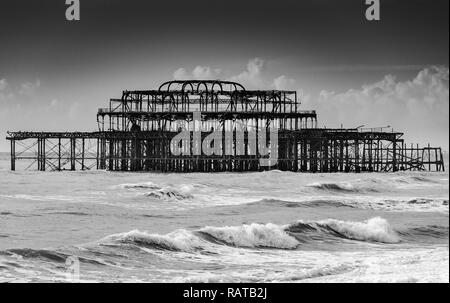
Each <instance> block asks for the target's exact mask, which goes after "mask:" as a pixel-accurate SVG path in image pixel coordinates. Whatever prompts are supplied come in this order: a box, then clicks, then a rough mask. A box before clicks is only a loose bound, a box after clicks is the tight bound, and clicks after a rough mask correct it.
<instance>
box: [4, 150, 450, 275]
mask: <svg viewBox="0 0 450 303" xmlns="http://www.w3.org/2000/svg"><path fill="white" fill-rule="evenodd" d="M3 157H4V156H3ZM448 182H449V181H448V173H421V172H415V173H414V172H407V173H401V172H399V173H395V174H374V173H372V174H370V173H366V174H298V173H290V172H278V171H271V172H262V173H245V174H235V173H221V174H154V173H114V172H103V171H95V172H61V173H58V172H44V173H42V172H29V171H28V172H24V171H16V172H10V171H9V170H8V162H7V159H6V158H3V159H1V160H0V281H33V282H38V281H67V280H66V279H67V275H66V273H67V265H66V260H67V258H68V257H70V256H75V257H77V258H78V259H79V261H80V280H81V281H112V282H114V281H123V282H125V281H126V282H129V281H146V282H165V281H167V282H185V281H189V282H203V281H205V282H207V281H209V282H222V281H224V282H274V281H280V282H353V281H357V282H416V281H418V282H428V281H435V282H449V241H448V239H449V206H448V202H449V189H448V188H449V187H448Z"/></svg>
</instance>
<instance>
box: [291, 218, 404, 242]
mask: <svg viewBox="0 0 450 303" xmlns="http://www.w3.org/2000/svg"><path fill="white" fill-rule="evenodd" d="M290 230H291V231H293V232H295V231H305V230H309V231H311V230H317V231H320V232H323V231H324V230H325V231H328V232H332V233H334V234H335V235H337V236H340V237H343V238H347V239H350V240H359V241H369V242H382V243H398V242H400V237H399V236H398V234H397V233H396V232H395V231H394V230H393V229H392V228H391V226H390V225H389V223H388V221H387V220H386V219H383V218H381V217H374V218H371V219H369V220H367V221H363V222H353V221H340V220H336V219H327V220H321V221H317V222H312V223H311V222H309V223H308V222H306V223H305V222H304V221H299V222H298V223H297V224H294V225H291V226H290Z"/></svg>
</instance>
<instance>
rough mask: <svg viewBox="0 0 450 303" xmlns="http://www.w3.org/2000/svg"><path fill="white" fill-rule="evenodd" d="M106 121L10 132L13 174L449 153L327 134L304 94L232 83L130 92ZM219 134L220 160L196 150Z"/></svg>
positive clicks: (385, 168) (353, 165)
mask: <svg viewBox="0 0 450 303" xmlns="http://www.w3.org/2000/svg"><path fill="white" fill-rule="evenodd" d="M196 115H197V119H196ZM198 117H200V118H198ZM97 123H98V128H99V130H98V131H96V132H8V136H7V139H8V140H10V142H11V169H12V170H15V169H16V160H28V162H30V163H28V164H27V166H28V168H34V167H37V169H38V170H41V171H44V170H47V169H48V170H76V169H77V168H80V169H82V170H88V169H93V168H96V169H107V170H117V171H162V172H220V171H239V172H243V171H259V170H266V169H280V170H288V171H299V172H361V171H367V172H395V171H398V170H429V171H432V170H433V171H443V170H444V161H443V155H442V150H441V148H436V147H430V146H429V145H428V146H427V147H419V146H418V145H408V146H407V145H406V144H405V142H404V140H403V139H402V136H403V133H400V132H394V131H393V130H391V131H388V130H385V129H383V128H377V129H361V128H353V129H323V128H318V127H317V114H316V112H315V111H305V110H300V102H298V101H297V94H296V92H295V91H281V90H266V91H263V90H252V91H250V90H246V89H245V88H244V87H243V86H242V85H241V84H238V83H235V82H229V81H219V80H212V81H211V80H187V81H169V82H165V83H163V84H162V85H161V86H160V87H159V88H158V89H157V90H142V91H124V92H123V94H122V97H121V98H120V99H110V102H109V107H108V108H100V109H99V110H98V113H97ZM274 130H276V132H277V138H276V139H277V140H276V142H274V141H273V140H272V142H271V136H270V133H271V132H273V131H274ZM183 131H185V132H188V133H189V136H188V139H187V141H188V145H187V146H188V151H189V152H188V153H187V154H174V153H173V150H172V149H171V147H173V139H174V138H175V137H176V136H177V135H178V134H180V132H183ZM213 133H219V134H221V133H222V134H223V136H221V139H220V140H217V141H214V144H213V145H214V147H215V149H216V150H217V151H218V153H215V154H207V153H205V152H203V151H201V152H200V153H198V152H197V153H195V152H194V149H195V148H196V146H197V147H198V145H199V144H200V145H201V144H202V142H205V138H208V136H210V135H212V134H213ZM260 135H264V137H265V140H261V137H260ZM240 136H241V137H240ZM226 138H229V139H230V141H229V142H228V141H227V142H228V144H226V141H225V140H226ZM239 138H241V139H242V140H239ZM252 140H256V141H255V142H253V141H252ZM252 142H253V143H255V144H252ZM171 144H172V146H171ZM268 146H270V147H273V146H276V151H277V153H276V154H277V159H276V161H274V162H273V163H272V162H270V165H269V166H266V165H261V161H260V160H261V159H264V158H270V157H271V156H273V155H270V154H261V153H260V151H261V150H262V149H263V148H266V147H268ZM35 164H37V165H36V166H35ZM25 168H27V167H25Z"/></svg>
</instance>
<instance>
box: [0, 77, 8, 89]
mask: <svg viewBox="0 0 450 303" xmlns="http://www.w3.org/2000/svg"><path fill="white" fill-rule="evenodd" d="M7 86H8V82H7V81H6V79H0V91H3V90H5V89H6V87H7Z"/></svg>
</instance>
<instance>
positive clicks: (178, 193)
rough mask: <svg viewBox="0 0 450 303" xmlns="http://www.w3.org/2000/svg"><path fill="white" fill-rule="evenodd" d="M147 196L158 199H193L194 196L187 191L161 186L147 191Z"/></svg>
mask: <svg viewBox="0 0 450 303" xmlns="http://www.w3.org/2000/svg"><path fill="white" fill-rule="evenodd" d="M145 196H146V197H150V198H154V199H158V200H165V201H171V200H191V199H193V198H194V197H193V196H192V195H191V194H190V193H189V192H186V191H182V190H177V189H174V188H170V187H168V188H161V189H157V190H154V191H151V192H148V193H145Z"/></svg>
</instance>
